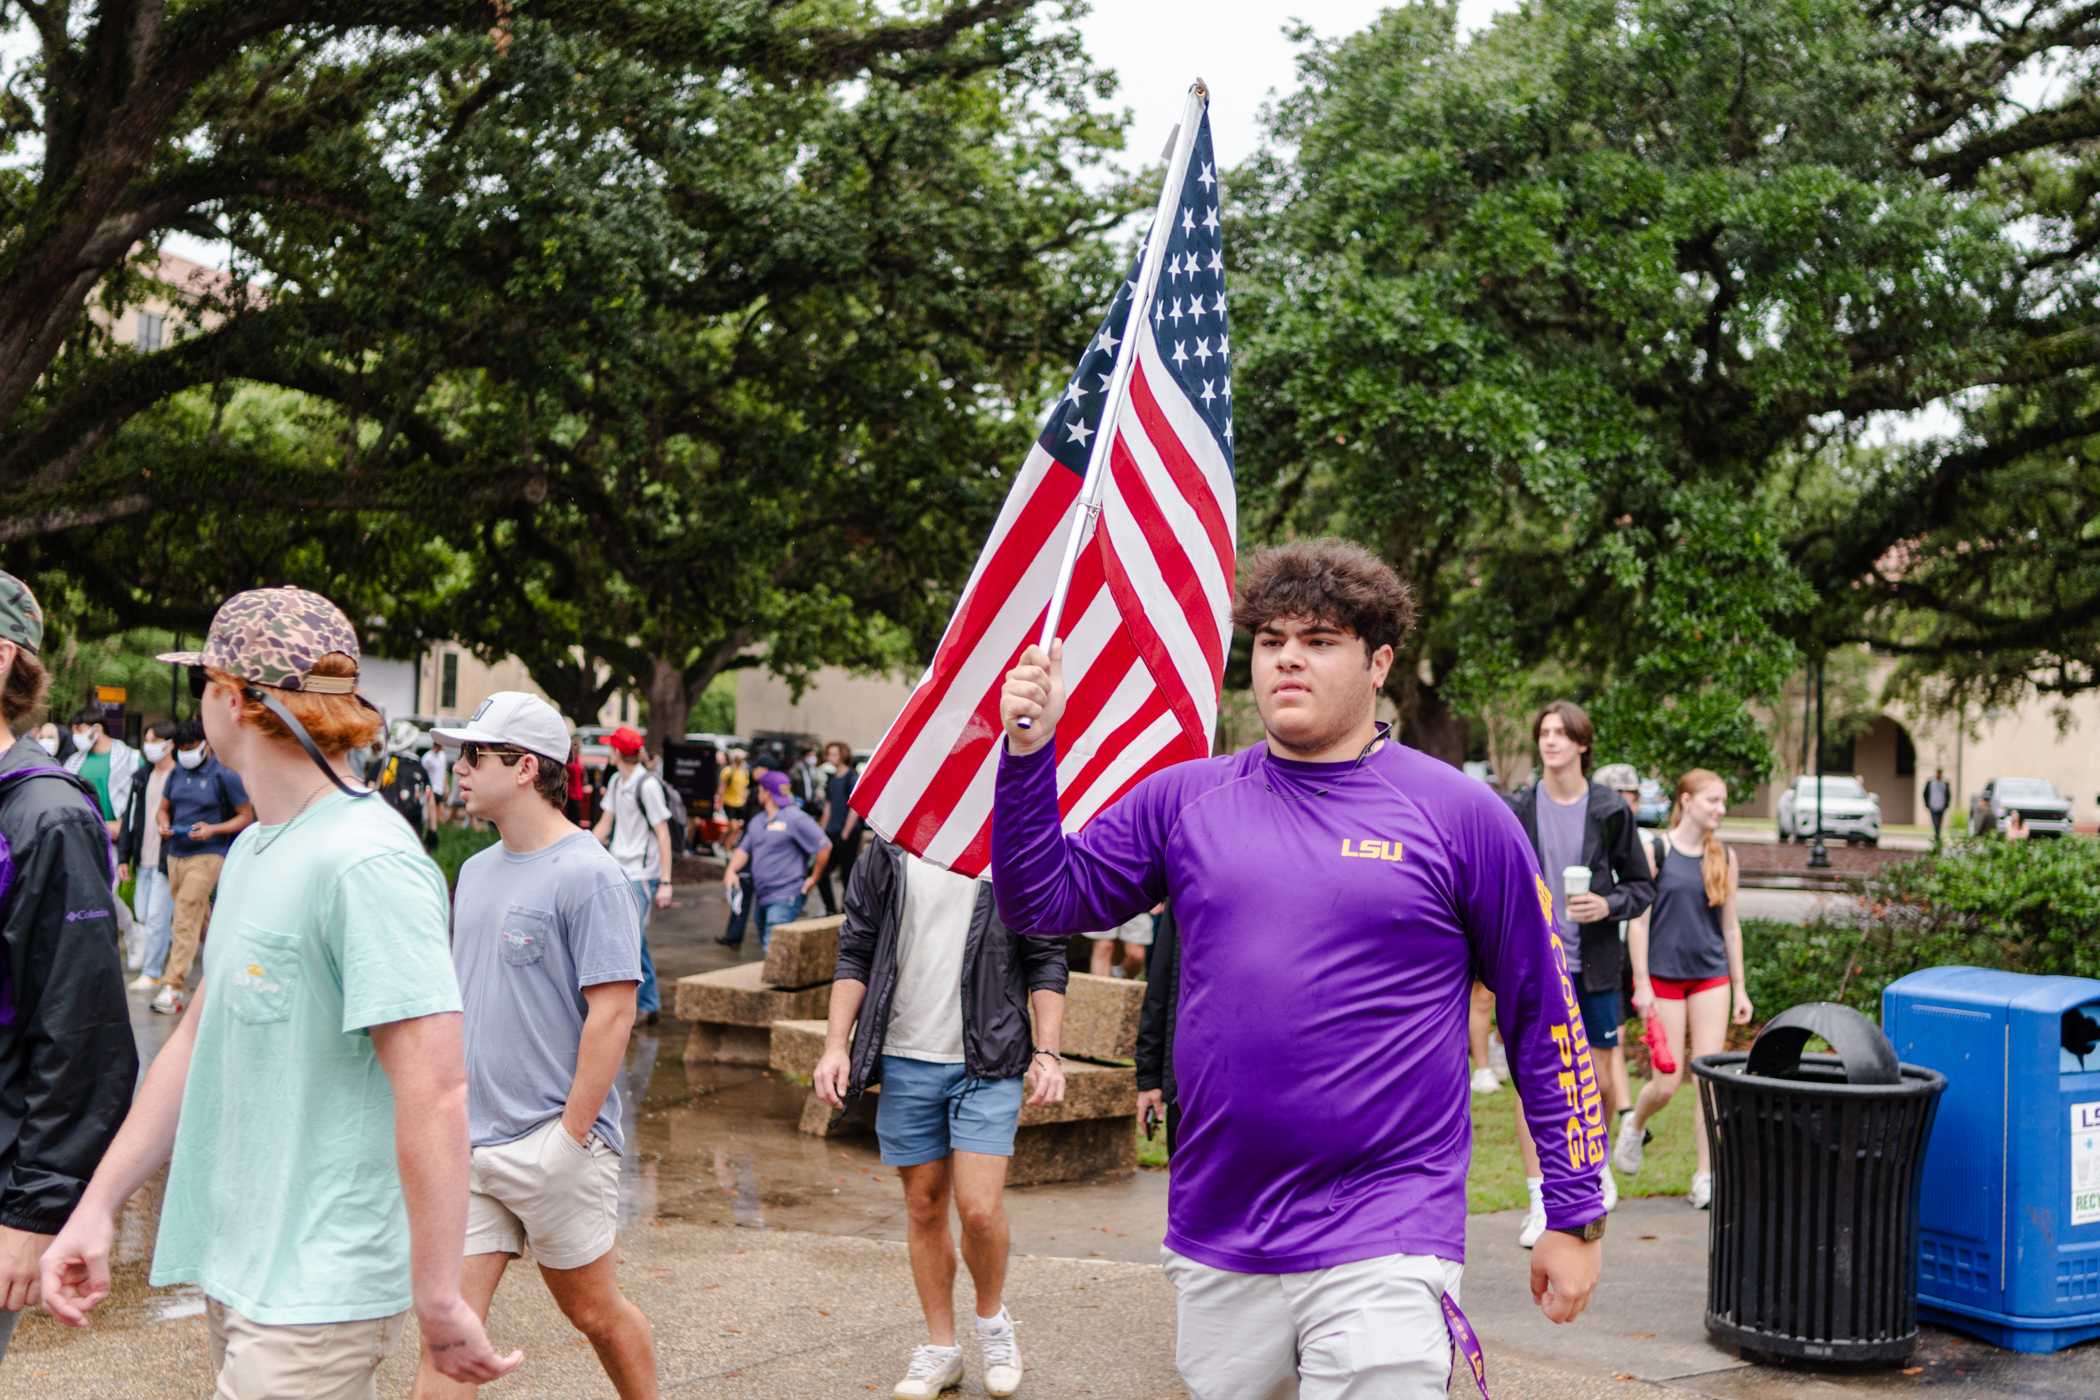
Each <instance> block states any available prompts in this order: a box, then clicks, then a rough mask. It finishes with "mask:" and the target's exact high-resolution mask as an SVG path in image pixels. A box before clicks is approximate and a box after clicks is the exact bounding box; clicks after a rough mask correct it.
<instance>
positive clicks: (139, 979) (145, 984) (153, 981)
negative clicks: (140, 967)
mask: <svg viewBox="0 0 2100 1400" xmlns="http://www.w3.org/2000/svg"><path fill="white" fill-rule="evenodd" d="M159 985H160V979H159V978H158V977H149V976H148V975H146V974H145V973H143V972H141V973H140V974H139V975H138V976H136V977H134V978H132V979H131V981H130V983H129V986H130V989H131V990H132V991H134V992H150V991H152V990H153V989H154V988H155V987H158V986H159Z"/></svg>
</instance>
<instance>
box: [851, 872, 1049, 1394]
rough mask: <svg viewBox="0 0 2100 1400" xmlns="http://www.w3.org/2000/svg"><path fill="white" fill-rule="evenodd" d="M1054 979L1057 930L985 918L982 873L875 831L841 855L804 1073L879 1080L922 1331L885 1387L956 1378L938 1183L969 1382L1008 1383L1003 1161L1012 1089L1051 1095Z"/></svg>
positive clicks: (957, 1355) (887, 1150)
mask: <svg viewBox="0 0 2100 1400" xmlns="http://www.w3.org/2000/svg"><path fill="white" fill-rule="evenodd" d="M1065 981H1066V967H1065V950H1064V944H1063V942H1062V941H1057V940H1051V939H1042V938H1017V937H1015V936H1014V934H1013V933H1012V932H1011V931H1010V930H1008V929H1007V927H1006V925H1004V924H1003V923H1001V922H1000V921H999V915H998V912H997V910H996V909H995V908H994V907H993V903H992V885H991V882H990V881H989V880H972V879H969V878H967V877H966V876H962V875H957V874H954V873H952V872H950V871H946V870H942V869H941V868H940V867H938V866H935V865H932V864H929V863H928V862H926V861H923V860H920V859H919V858H918V857H916V856H912V855H907V854H906V853H905V852H904V851H903V850H902V849H900V848H898V847H897V846H894V845H892V844H890V843H889V842H887V841H878V842H877V843H876V844H875V845H874V846H872V847H871V848H869V849H868V850H867V851H866V852H864V853H863V855H862V857H861V859H860V861H859V862H858V863H857V864H856V865H855V866H854V869H853V877H852V879H851V880H849V881H848V882H847V885H846V918H845V923H844V924H843V925H842V926H841V927H840V929H839V958H838V968H837V974H836V980H835V981H834V982H833V983H832V984H831V1022H830V1028H829V1031H828V1033H827V1034H826V1036H825V1043H824V1056H823V1058H822V1059H821V1060H820V1061H818V1063H817V1076H816V1078H817V1085H816V1087H817V1094H818V1096H819V1097H821V1098H822V1099H823V1100H824V1101H825V1102H826V1103H828V1104H830V1105H831V1106H832V1107H833V1108H837V1109H843V1108H844V1107H845V1106H846V1105H847V1104H848V1103H850V1102H851V1101H852V1100H853V1099H855V1098H857V1097H859V1095H860V1094H862V1093H863V1092H865V1091H866V1090H868V1089H871V1088H874V1087H875V1086H876V1085H877V1084H878V1083H879V1084H881V1086H882V1098H881V1103H880V1105H879V1107H878V1109H877V1111H876V1117H875V1132H876V1136H877V1137H878V1138H879V1139H880V1140H881V1144H882V1160H883V1161H884V1162H885V1163H887V1164H889V1165H890V1166H893V1167H896V1168H897V1171H898V1175H899V1176H900V1177H902V1178H903V1181H904V1200H905V1205H906V1207H907V1211H908V1214H909V1216H910V1238H911V1270H912V1280H913V1282H914V1283H915V1284H916V1285H917V1286H918V1291H919V1305H920V1307H921V1308H922V1309H923V1310H924V1312H925V1314H926V1330H927V1344H926V1345H924V1346H921V1347H919V1348H917V1349H916V1350H914V1351H913V1353H912V1357H911V1363H910V1366H909V1368H908V1370H907V1373H906V1375H905V1377H904V1379H903V1380H901V1381H899V1382H898V1383H897V1386H896V1389H895V1390H894V1391H893V1392H892V1394H893V1395H894V1396H896V1397H899V1400H932V1397H934V1396H936V1395H938V1394H940V1393H941V1391H943V1390H945V1389H949V1388H952V1387H953V1386H956V1385H958V1384H960V1383H961V1381H962V1348H961V1347H960V1346H958V1345H957V1343H956V1337H955V1308H954V1303H953V1301H952V1300H953V1297H954V1292H955V1247H954V1245H953V1244H952V1243H951V1242H950V1240H949V1237H948V1202H949V1199H950V1198H951V1197H953V1199H954V1201H955V1207H956V1211H957V1213H958V1214H960V1215H961V1217H962V1253H963V1258H964V1260H965V1261H966V1262H967V1263H968V1264H969V1266H970V1279H971V1281H972V1282H973V1283H974V1284H975V1285H976V1289H977V1339H978V1343H979V1345H980V1347H981V1349H982V1352H983V1361H984V1385H985V1391H986V1393H987V1394H990V1395H1012V1394H1013V1393H1014V1391H1015V1390H1016V1389H1017V1388H1018V1387H1019V1386H1020V1383H1021V1351H1020V1346H1019V1343H1018V1341H1017V1340H1016V1338H1015V1335H1014V1324H1013V1319H1011V1318H1009V1317H1008V1316H1007V1315H1006V1308H1005V1305H1004V1303H1003V1302H1002V1300H1001V1294H1002V1292H1003V1290H1004V1288H1005V1284H1006V1255H1007V1243H1008V1240H1007V1229H1006V1207H1005V1204H1004V1196H1005V1191H1006V1162H1007V1159H1008V1158H1009V1157H1011V1156H1012V1155H1013V1144H1014V1132H1015V1129H1016V1128H1017V1126H1018V1124H1019V1119H1020V1115H1021V1101H1022V1098H1023V1094H1024V1091H1026V1092H1027V1097H1028V1102H1030V1103H1032V1104H1052V1103H1057V1102H1059V1101H1060V1100H1062V1099H1063V1098H1064V1093H1065V1080H1064V1068H1063V1064H1062V1062H1061V1061H1060V1059H1059V1057H1058V1053H1057V1051H1058V1045H1059V1042H1060V1035H1061V1033H1062V1031H1063V1027H1064V1005H1065ZM1031 1005H1032V1006H1033V1010H1034V1013H1035V1017H1034V1019H1035V1032H1034V1035H1033V1037H1031V1035H1030V1032H1029V1010H1030V1007H1031ZM849 1037H850V1043H849Z"/></svg>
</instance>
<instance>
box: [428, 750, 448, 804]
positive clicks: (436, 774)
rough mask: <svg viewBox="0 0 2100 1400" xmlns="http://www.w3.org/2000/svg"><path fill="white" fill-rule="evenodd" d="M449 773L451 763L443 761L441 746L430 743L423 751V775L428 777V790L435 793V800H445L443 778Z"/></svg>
mask: <svg viewBox="0 0 2100 1400" xmlns="http://www.w3.org/2000/svg"><path fill="white" fill-rule="evenodd" d="M451 773H452V765H451V764H449V763H447V762H446V761H445V751H444V750H443V749H442V748H440V747H438V746H437V745H436V744H432V745H431V746H430V747H429V748H427V749H425V750H424V751H423V776H424V777H426V778H428V779H430V790H431V791H432V792H434V793H436V794H437V800H438V801H440V802H443V801H444V800H445V779H446V778H448V777H450V776H451Z"/></svg>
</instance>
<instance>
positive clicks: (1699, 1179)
mask: <svg viewBox="0 0 2100 1400" xmlns="http://www.w3.org/2000/svg"><path fill="white" fill-rule="evenodd" d="M1685 1199H1686V1200H1688V1201H1690V1202H1691V1203H1692V1209H1693V1210H1712V1209H1713V1204H1714V1174H1713V1173H1712V1172H1693V1173H1692V1194H1691V1195H1689V1196H1687V1197H1685Z"/></svg>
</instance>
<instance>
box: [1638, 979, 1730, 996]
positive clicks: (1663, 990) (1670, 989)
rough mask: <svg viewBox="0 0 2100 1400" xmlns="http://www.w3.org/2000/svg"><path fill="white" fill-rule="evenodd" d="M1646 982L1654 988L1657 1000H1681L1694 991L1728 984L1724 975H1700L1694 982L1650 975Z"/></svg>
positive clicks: (1707, 989) (1703, 990) (1702, 990)
mask: <svg viewBox="0 0 2100 1400" xmlns="http://www.w3.org/2000/svg"><path fill="white" fill-rule="evenodd" d="M1648 984H1649V985H1650V986H1652V987H1654V988H1655V999H1656V1000H1657V1001H1683V1000H1684V999H1685V998H1686V997H1688V996H1690V995H1691V994H1692V993H1694V992H1710V991H1712V990H1713V989H1714V988H1716V987H1725V986H1727V985H1728V979H1727V978H1726V977H1701V978H1700V979H1699V980H1698V981H1696V982H1682V981H1679V980H1678V979H1677V978H1675V977H1650V978H1649V979H1648Z"/></svg>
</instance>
